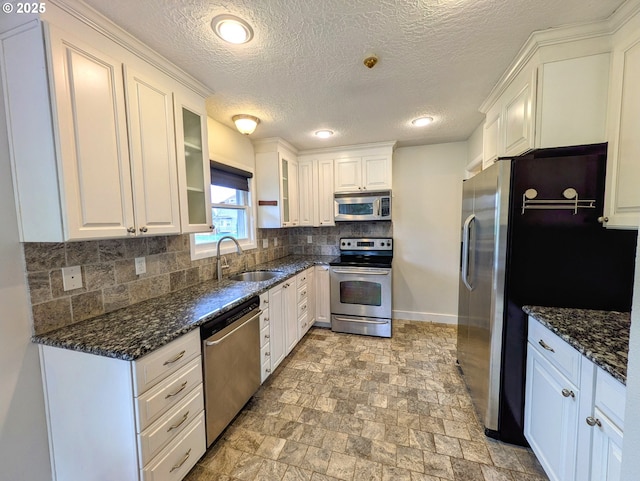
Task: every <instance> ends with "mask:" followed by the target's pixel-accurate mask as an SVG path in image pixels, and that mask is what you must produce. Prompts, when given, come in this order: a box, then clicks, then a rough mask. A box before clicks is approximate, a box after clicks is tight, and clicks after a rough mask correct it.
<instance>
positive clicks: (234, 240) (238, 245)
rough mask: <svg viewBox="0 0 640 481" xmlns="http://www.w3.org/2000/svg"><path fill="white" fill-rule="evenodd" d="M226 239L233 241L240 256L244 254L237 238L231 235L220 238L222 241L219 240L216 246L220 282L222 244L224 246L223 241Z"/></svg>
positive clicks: (219, 279) (217, 270)
mask: <svg viewBox="0 0 640 481" xmlns="http://www.w3.org/2000/svg"><path fill="white" fill-rule="evenodd" d="M225 239H231V240H232V241H233V242H234V243H235V244H236V247H237V250H236V252H237V253H238V254H242V247H240V244H238V241H237V240H236V238H235V237H233V236H230V235H225V236H222V237H220V239H218V245H217V246H216V272H217V273H218V281H221V280H222V262H220V244H222V241H223V240H225Z"/></svg>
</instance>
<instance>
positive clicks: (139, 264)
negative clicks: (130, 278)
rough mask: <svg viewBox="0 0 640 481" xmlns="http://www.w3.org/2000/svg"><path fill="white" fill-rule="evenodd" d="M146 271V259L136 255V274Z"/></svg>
mask: <svg viewBox="0 0 640 481" xmlns="http://www.w3.org/2000/svg"><path fill="white" fill-rule="evenodd" d="M146 272H147V261H146V260H145V258H144V257H136V275H137V276H139V275H140V274H144V273H146Z"/></svg>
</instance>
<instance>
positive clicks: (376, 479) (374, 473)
mask: <svg viewBox="0 0 640 481" xmlns="http://www.w3.org/2000/svg"><path fill="white" fill-rule="evenodd" d="M353 479H354V480H355V481H382V464H380V463H376V462H375V461H369V460H366V459H356V469H355V474H354V477H353Z"/></svg>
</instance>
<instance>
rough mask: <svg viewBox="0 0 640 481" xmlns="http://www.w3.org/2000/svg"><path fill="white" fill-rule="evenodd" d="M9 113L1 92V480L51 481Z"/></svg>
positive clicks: (38, 361)
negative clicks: (18, 216) (20, 234)
mask: <svg viewBox="0 0 640 481" xmlns="http://www.w3.org/2000/svg"><path fill="white" fill-rule="evenodd" d="M0 88H1V87H0ZM4 112H5V110H4V105H3V102H2V92H0V225H1V226H2V228H1V229H0V266H1V267H0V312H1V313H2V314H1V315H0V316H1V317H0V479H3V480H5V479H6V480H29V481H31V480H33V481H46V480H49V479H51V470H50V464H49V449H48V441H47V428H46V423H45V415H44V412H45V411H44V398H43V393H42V381H41V377H40V360H39V356H38V349H37V347H36V346H35V344H32V343H31V341H30V337H31V319H30V315H29V312H30V310H29V302H28V298H27V295H28V294H27V286H26V279H25V267H24V256H23V254H22V249H21V247H20V244H19V243H18V224H17V220H16V210H15V203H14V198H13V186H12V184H11V168H10V163H9V148H8V145H7V129H6V124H5V115H4ZM34 135H36V136H37V133H34ZM54 181H55V180H54Z"/></svg>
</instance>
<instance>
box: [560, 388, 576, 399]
mask: <svg viewBox="0 0 640 481" xmlns="http://www.w3.org/2000/svg"><path fill="white" fill-rule="evenodd" d="M562 395H563V396H564V397H572V398H574V399H575V397H576V395H575V393H574V392H573V391H570V390H569V389H567V388H564V389H563V390H562Z"/></svg>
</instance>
